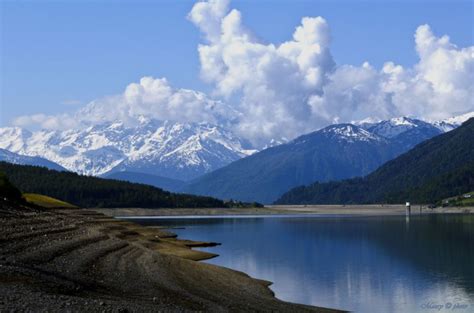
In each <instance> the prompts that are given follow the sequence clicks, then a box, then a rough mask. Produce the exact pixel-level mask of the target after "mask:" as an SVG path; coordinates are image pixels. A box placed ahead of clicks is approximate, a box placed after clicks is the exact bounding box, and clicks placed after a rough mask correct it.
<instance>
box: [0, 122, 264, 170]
mask: <svg viewBox="0 0 474 313" xmlns="http://www.w3.org/2000/svg"><path fill="white" fill-rule="evenodd" d="M0 148H4V149H7V150H10V151H12V152H15V153H20V154H23V155H28V156H41V157H44V158H46V159H49V160H51V161H53V162H56V163H58V164H60V165H61V166H63V167H65V168H66V169H68V170H71V171H74V172H78V173H81V174H87V175H102V174H105V173H107V172H110V171H114V170H116V169H119V170H127V169H128V167H129V168H133V169H134V170H135V171H140V170H143V171H145V172H147V173H152V174H153V173H155V174H157V175H161V176H168V177H174V178H180V179H190V178H193V177H194V176H196V175H200V174H204V173H206V172H207V171H211V170H214V169H216V168H218V167H221V166H224V165H226V164H228V163H230V162H232V161H235V160H237V159H239V158H241V157H244V156H247V155H250V154H252V153H254V152H255V150H247V149H244V148H243V147H242V143H241V141H240V140H239V139H238V138H237V137H235V136H234V135H233V134H232V133H230V132H228V131H226V130H224V129H222V128H221V127H219V126H216V125H211V124H208V123H176V122H170V121H158V120H153V119H147V118H145V117H143V118H141V119H140V121H139V124H138V125H135V126H128V125H125V124H124V123H123V122H121V121H116V122H110V123H103V124H99V125H95V126H91V127H88V128H87V129H84V130H67V131H62V132H61V131H48V130H41V131H36V132H33V133H31V132H29V131H26V130H23V129H21V128H13V127H7V128H0ZM174 172H179V173H178V174H177V175H176V176H175V175H174Z"/></svg>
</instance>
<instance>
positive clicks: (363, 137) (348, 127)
mask: <svg viewBox="0 0 474 313" xmlns="http://www.w3.org/2000/svg"><path fill="white" fill-rule="evenodd" d="M321 132H322V133H324V134H332V135H335V136H337V137H339V138H340V139H342V140H345V141H348V142H355V141H374V140H375V141H380V140H381V138H379V137H378V136H377V135H375V134H373V133H371V132H369V131H367V130H365V129H363V128H362V127H359V126H356V125H352V124H338V125H331V126H329V127H326V128H324V129H322V130H321Z"/></svg>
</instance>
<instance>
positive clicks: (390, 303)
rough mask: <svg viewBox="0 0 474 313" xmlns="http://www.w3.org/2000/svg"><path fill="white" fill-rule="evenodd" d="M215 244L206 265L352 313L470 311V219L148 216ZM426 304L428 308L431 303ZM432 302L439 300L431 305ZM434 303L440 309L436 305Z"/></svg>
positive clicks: (289, 296) (473, 234)
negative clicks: (214, 255)
mask: <svg viewBox="0 0 474 313" xmlns="http://www.w3.org/2000/svg"><path fill="white" fill-rule="evenodd" d="M147 223H148V224H150V223H151V224H160V225H162V224H167V225H175V226H186V229H180V230H175V232H176V233H178V235H179V236H180V237H185V238H192V239H195V240H204V241H217V242H221V243H222V245H221V246H218V247H214V248H206V249H203V250H207V251H211V252H213V253H218V254H219V255H220V257H218V258H215V259H212V260H209V261H208V262H209V263H213V264H218V265H222V266H226V267H229V268H233V269H237V270H240V271H244V272H246V273H248V274H249V275H251V276H253V277H257V278H262V279H266V280H270V281H273V282H274V285H273V286H272V289H273V290H274V291H275V293H276V295H277V297H279V298H281V299H284V300H287V301H292V302H300V303H306V304H313V305H319V306H326V307H335V308H341V309H347V310H354V311H356V312H430V311H433V310H435V311H437V312H440V311H443V310H444V311H452V308H447V307H446V303H448V302H449V303H452V304H453V305H454V304H455V303H458V304H462V305H468V306H467V307H462V308H459V309H457V310H456V311H458V312H473V311H474V266H473V264H474V249H473V244H474V216H472V215H424V216H416V215H412V216H411V218H410V220H409V221H408V224H407V221H406V220H405V216H399V217H397V216H391V217H324V218H321V217H312V218H308V217H286V218H248V219H236V218H219V219H216V218H213V219H193V220H189V219H188V220H183V219H177V220H166V221H163V220H159V221H156V220H152V221H150V220H148V221H147ZM429 304H431V306H430V305H429ZM433 305H438V306H436V307H435V308H433V307H432V306H433ZM439 305H443V307H442V308H441V309H440V310H438V308H439Z"/></svg>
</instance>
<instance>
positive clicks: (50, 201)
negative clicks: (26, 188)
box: [23, 193, 77, 209]
mask: <svg viewBox="0 0 474 313" xmlns="http://www.w3.org/2000/svg"><path fill="white" fill-rule="evenodd" d="M23 197H24V198H25V200H26V201H28V202H30V203H33V204H36V205H39V206H42V207H45V208H51V209H54V208H77V206H75V205H72V204H70V203H67V202H64V201H61V200H58V199H55V198H51V197H48V196H44V195H39V194H36V193H24V194H23Z"/></svg>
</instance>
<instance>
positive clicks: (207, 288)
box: [0, 199, 334, 312]
mask: <svg viewBox="0 0 474 313" xmlns="http://www.w3.org/2000/svg"><path fill="white" fill-rule="evenodd" d="M175 237H176V236H174V235H173V234H171V233H169V232H166V231H163V230H160V229H157V228H145V227H141V226H138V225H136V224H133V223H130V222H125V221H120V220H116V219H113V218H109V217H106V216H104V215H102V214H99V213H97V212H94V211H89V210H81V209H70V210H58V209H56V210H52V209H41V208H34V207H30V206H27V205H22V204H15V203H12V202H7V201H4V200H3V199H1V200H0V311H2V312H4V311H6V312H9V311H32V312H42V311H48V312H60V311H73V312H78V311H80V312H83V311H86V312H156V311H167V312H169V311H171V312H184V311H206V312H207V311H211V312H218V311H219V312H222V311H240V312H253V311H254V312H255V311H262V312H270V311H272V312H306V311H307V312H334V311H332V310H328V309H321V308H316V307H310V306H304V305H298V304H291V303H287V302H283V301H280V300H278V299H276V298H275V297H274V296H273V293H272V291H271V290H270V289H269V288H268V285H269V283H268V282H265V281H261V280H256V279H252V278H251V277H249V276H248V275H246V274H244V273H241V272H237V271H233V270H230V269H226V268H222V267H218V266H214V265H210V264H205V263H200V262H196V261H194V260H199V259H205V258H210V257H213V256H215V255H212V254H209V253H206V252H200V251H194V250H191V249H190V247H193V246H203V245H208V244H209V243H202V242H192V241H186V240H178V239H176V238H175ZM211 244H212V243H211Z"/></svg>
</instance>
